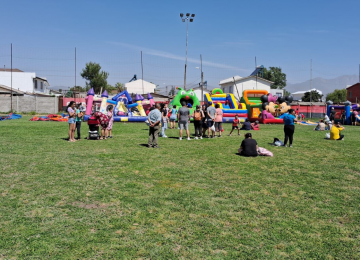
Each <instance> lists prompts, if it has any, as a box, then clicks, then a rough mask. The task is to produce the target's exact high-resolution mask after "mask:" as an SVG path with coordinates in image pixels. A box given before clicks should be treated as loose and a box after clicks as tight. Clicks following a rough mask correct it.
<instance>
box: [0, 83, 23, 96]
mask: <svg viewBox="0 0 360 260" xmlns="http://www.w3.org/2000/svg"><path fill="white" fill-rule="evenodd" d="M12 92H13V94H14V93H15V94H21V95H23V94H25V92H24V91H21V90H18V89H15V88H13V89H12ZM0 94H11V87H8V86H5V85H0Z"/></svg>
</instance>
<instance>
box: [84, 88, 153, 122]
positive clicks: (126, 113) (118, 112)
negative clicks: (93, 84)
mask: <svg viewBox="0 0 360 260" xmlns="http://www.w3.org/2000/svg"><path fill="white" fill-rule="evenodd" d="M108 97H109V96H108V93H107V91H106V90H105V91H104V92H103V93H102V95H101V97H95V93H94V90H93V89H90V90H89V92H88V93H87V97H86V99H85V100H86V113H85V116H84V121H87V120H88V119H89V117H90V115H91V114H92V112H94V111H100V112H102V113H104V114H106V113H107V107H108V106H109V105H110V106H113V107H114V110H113V113H114V122H144V121H145V120H146V119H147V116H146V112H147V111H148V110H150V108H151V107H152V106H153V105H155V101H154V99H153V97H152V96H151V95H150V93H148V95H147V100H145V98H144V97H143V96H141V95H136V96H135V100H133V99H132V97H131V96H130V95H129V93H128V92H127V91H126V90H125V91H123V92H121V93H119V94H117V95H116V96H114V97H113V98H112V99H109V98H108Z"/></svg>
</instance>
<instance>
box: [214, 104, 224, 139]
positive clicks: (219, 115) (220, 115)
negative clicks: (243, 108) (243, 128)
mask: <svg viewBox="0 0 360 260" xmlns="http://www.w3.org/2000/svg"><path fill="white" fill-rule="evenodd" d="M215 110H216V114H215V131H216V132H219V137H221V130H222V121H223V111H222V109H221V108H220V105H219V104H216V105H215Z"/></svg>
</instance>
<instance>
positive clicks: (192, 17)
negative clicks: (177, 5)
mask: <svg viewBox="0 0 360 260" xmlns="http://www.w3.org/2000/svg"><path fill="white" fill-rule="evenodd" d="M183 16H184V14H183V13H180V17H181V19H182V21H183V22H185V20H186V54H185V72H184V89H186V68H187V53H188V36H189V19H190V22H192V21H193V20H194V17H195V14H191V15H190V13H186V18H183Z"/></svg>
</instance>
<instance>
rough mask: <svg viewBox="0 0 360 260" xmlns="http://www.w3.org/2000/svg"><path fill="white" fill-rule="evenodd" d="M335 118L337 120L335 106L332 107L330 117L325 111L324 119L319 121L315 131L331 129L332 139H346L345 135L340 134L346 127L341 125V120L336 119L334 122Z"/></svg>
mask: <svg viewBox="0 0 360 260" xmlns="http://www.w3.org/2000/svg"><path fill="white" fill-rule="evenodd" d="M342 115H344V116H345V113H343V114H342ZM341 119H343V118H341ZM345 119H346V116H345ZM334 120H335V110H334V108H332V109H331V111H330V118H329V117H328V115H327V114H325V113H324V119H321V120H320V121H319V123H318V124H317V125H316V127H315V128H314V130H315V131H325V130H330V140H339V141H340V140H344V135H342V134H340V132H341V131H343V130H345V127H343V126H342V125H341V123H340V121H336V122H335V123H334ZM342 122H343V123H344V122H345V120H342Z"/></svg>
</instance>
